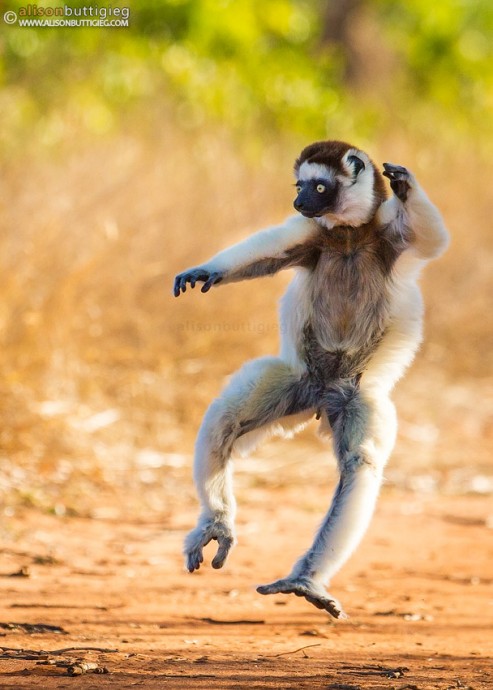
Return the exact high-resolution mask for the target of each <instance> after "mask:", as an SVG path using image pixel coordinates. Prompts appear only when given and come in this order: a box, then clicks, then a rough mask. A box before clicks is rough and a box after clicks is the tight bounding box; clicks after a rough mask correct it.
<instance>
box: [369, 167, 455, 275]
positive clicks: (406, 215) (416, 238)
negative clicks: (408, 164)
mask: <svg viewBox="0 0 493 690" xmlns="http://www.w3.org/2000/svg"><path fill="white" fill-rule="evenodd" d="M383 167H384V172H383V174H384V175H385V176H386V177H388V178H389V179H390V186H391V188H392V191H393V192H394V196H393V197H392V198H390V199H388V201H385V202H384V203H383V204H382V205H381V206H380V208H379V210H378V212H377V222H378V225H380V226H387V231H388V233H389V240H391V241H393V242H395V241H396V240H397V241H400V242H402V244H403V248H405V249H409V250H410V251H412V252H413V254H414V255H415V256H416V258H418V259H423V260H425V261H427V260H429V259H434V258H436V257H437V256H440V254H442V253H443V252H444V251H445V249H446V248H447V245H448V242H449V237H448V232H447V229H446V228H445V225H444V223H443V220H442V217H441V215H440V212H439V211H438V209H437V208H436V206H434V205H433V204H432V203H431V201H430V200H429V199H428V197H427V196H426V194H425V192H424V191H423V189H422V188H421V186H420V185H419V183H418V182H417V180H416V178H415V177H414V175H413V174H412V173H411V172H410V171H409V170H407V168H404V167H402V166H401V165H393V164H392V163H384V164H383Z"/></svg>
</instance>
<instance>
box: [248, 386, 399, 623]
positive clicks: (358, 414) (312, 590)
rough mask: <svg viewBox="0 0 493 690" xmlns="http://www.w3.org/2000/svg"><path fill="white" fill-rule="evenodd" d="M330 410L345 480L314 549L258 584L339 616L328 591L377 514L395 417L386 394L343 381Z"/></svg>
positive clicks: (262, 591)
mask: <svg viewBox="0 0 493 690" xmlns="http://www.w3.org/2000/svg"><path fill="white" fill-rule="evenodd" d="M325 411H326V413H327V416H328V418H329V421H330V425H331V427H332V432H333V439H334V450H335V453H336V457H337V461H338V466H339V471H340V479H339V483H338V485H337V488H336V491H335V494H334V497H333V499H332V505H331V507H330V509H329V512H328V513H327V515H326V517H325V519H324V521H323V523H322V526H321V527H320V529H319V531H318V533H317V535H316V537H315V541H314V542H313V545H312V546H311V548H310V549H309V550H308V551H307V552H306V553H305V555H304V556H302V558H300V559H299V561H298V562H297V563H296V564H295V566H294V568H293V570H292V572H291V574H290V575H289V576H288V577H286V578H284V579H281V580H277V581H276V582H273V583H272V584H269V585H263V586H261V587H259V588H258V590H257V591H258V592H260V594H276V593H277V592H282V593H286V594H287V593H293V594H296V595H297V596H303V597H305V599H307V600H308V601H309V602H310V603H311V604H314V605H315V606H316V607H317V608H319V609H325V610H326V611H328V613H330V614H331V615H332V616H334V617H335V618H339V617H341V616H344V613H343V611H342V608H341V605H340V604H339V602H338V601H337V600H336V599H334V598H333V597H332V596H331V595H330V594H329V593H328V592H327V591H326V589H325V585H326V584H328V582H329V580H330V578H331V577H332V576H333V575H334V574H335V573H336V572H337V571H338V570H339V568H341V566H342V565H343V564H344V563H345V561H346V560H347V559H348V558H349V556H350V555H351V553H352V552H353V551H354V549H355V548H356V546H357V545H358V544H359V542H360V540H361V538H362V537H363V535H364V533H365V531H366V529H367V527H368V525H369V522H370V519H371V517H372V514H373V510H374V507H375V502H376V499H377V496H378V492H379V488H380V483H381V479H382V471H383V467H384V465H385V463H386V461H387V459H388V457H389V455H390V452H391V450H392V448H393V445H394V442H395V435H396V428H397V424H396V415H395V409H394V406H393V404H392V402H391V401H390V400H389V398H388V397H387V396H386V395H385V394H382V393H381V394H380V395H379V394H377V393H376V392H375V391H372V392H371V393H370V391H367V392H366V393H365V392H363V391H361V390H358V389H357V388H356V387H354V386H347V385H343V386H340V387H338V388H335V387H334V389H333V390H331V391H330V392H329V394H328V396H327V399H326V404H325Z"/></svg>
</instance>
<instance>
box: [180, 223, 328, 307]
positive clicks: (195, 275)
mask: <svg viewBox="0 0 493 690" xmlns="http://www.w3.org/2000/svg"><path fill="white" fill-rule="evenodd" d="M316 229H317V228H316V225H315V222H314V221H313V220H311V219H308V218H304V217H302V216H294V217H292V218H289V219H288V220H287V221H286V222H285V223H284V224H283V225H278V226H275V227H272V228H267V229H266V230H261V231H260V232H257V233H255V234H254V235H252V236H251V237H248V238H247V239H246V240H243V241H242V242H239V243H238V244H235V245H233V246H232V247H229V249H225V250H224V251H222V252H220V253H219V254H216V256H214V257H213V258H212V259H210V260H209V261H207V262H206V263H204V264H201V265H200V266H197V267H195V268H189V269H188V270H187V271H184V272H183V273H180V274H179V275H177V276H176V278H175V285H174V294H175V297H178V296H179V295H180V294H181V293H182V292H186V289H187V283H190V286H191V287H192V288H193V287H195V284H196V283H197V282H203V283H204V284H203V285H202V288H201V290H202V292H207V291H208V290H210V288H211V287H212V286H213V285H217V284H218V283H221V282H222V283H232V282H237V281H239V280H245V279H247V278H257V277H260V276H265V275H273V274H274V273H277V272H278V271H280V270H282V269H283V268H290V267H292V266H303V265H309V264H310V263H311V261H312V258H313V257H312V255H313V254H314V252H315V251H316V250H315V248H311V247H310V244H309V242H308V245H307V241H308V240H309V239H310V236H311V235H312V234H314V233H315V232H316Z"/></svg>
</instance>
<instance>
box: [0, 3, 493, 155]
mask: <svg viewBox="0 0 493 690" xmlns="http://www.w3.org/2000/svg"><path fill="white" fill-rule="evenodd" d="M27 4H28V3H27V2H25V1H24V0H7V2H5V3H4V6H3V8H2V15H3V12H4V11H6V10H14V11H18V10H19V8H21V7H26V6H27ZM64 4H67V5H68V6H71V7H77V6H84V5H85V6H89V5H90V4H91V3H90V2H89V0H71V1H70V0H68V1H67V2H66V3H64V2H54V1H49V0H46V1H45V2H42V1H40V2H39V6H44V7H47V6H51V7H60V6H63V5H64ZM111 4H112V5H113V6H116V5H120V6H126V5H130V1H129V0H128V2H127V3H125V2H122V1H120V2H118V3H115V2H113V3H108V5H111ZM96 5H99V6H101V7H104V6H105V3H104V2H100V1H98V2H95V3H93V6H96ZM338 9H339V15H338V16H339V20H340V21H341V27H342V28H341V35H340V36H339V37H336V39H335V40H334V36H333V32H332V36H331V31H330V29H331V28H332V27H330V26H328V23H330V21H331V18H333V16H334V11H335V12H336V15H337V10H338ZM330 10H332V14H331V13H330ZM345 13H346V14H345ZM0 21H2V19H1V18H0ZM342 29H344V31H342ZM327 36H329V37H330V36H331V37H330V38H327ZM365 36H370V37H371V40H368V39H367V40H366V41H365V40H364V37H365ZM362 37H363V38H362ZM492 37H493V3H491V0H436V1H435V2H433V3H430V2H429V1H428V0H414V1H413V0H328V1H322V0H319V1H316V0H265V1H264V2H252V0H139V2H136V3H133V4H132V6H131V17H130V27H129V28H120V29H117V28H92V27H91V28H61V27H57V28H27V27H20V26H19V25H18V24H15V25H7V24H6V23H3V22H2V27H1V38H0V56H1V66H0V82H1V85H2V94H1V96H0V107H1V110H2V113H3V118H2V119H3V126H2V130H1V133H0V147H1V149H2V150H4V151H6V150H9V149H10V148H11V147H12V146H16V145H18V144H19V143H20V142H25V141H26V139H27V140H29V141H31V142H35V144H36V145H37V146H39V145H40V144H44V145H46V146H48V147H51V146H57V145H59V144H60V143H61V142H63V141H67V140H68V141H70V140H73V139H74V138H78V137H81V136H84V135H89V136H93V135H101V134H106V133H109V132H111V131H113V130H115V129H118V128H120V127H121V126H122V124H123V123H124V121H125V117H126V115H127V114H128V113H132V114H135V112H138V113H139V117H140V118H141V121H142V123H143V126H144V125H145V123H146V121H147V120H146V117H147V115H149V114H150V113H152V114H153V115H154V116H155V115H156V113H157V114H158V115H159V113H160V112H162V113H164V112H167V113H168V112H170V111H172V112H174V114H175V116H176V117H177V118H179V121H180V123H181V124H182V126H183V127H189V128H195V127H198V126H202V125H203V124H204V123H206V122H207V121H209V120H213V121H217V122H220V123H221V124H223V125H224V126H226V127H227V128H228V129H230V130H232V131H237V132H241V133H243V134H252V133H254V132H259V131H261V132H263V133H264V134H263V135H264V136H265V132H266V131H267V132H269V131H276V132H281V133H285V134H299V135H302V136H305V137H308V138H311V139H313V138H316V137H323V136H325V135H326V134H327V133H328V132H330V131H334V130H335V131H352V130H354V129H355V128H359V129H360V130H361V131H366V132H371V131H374V130H378V129H379V128H382V127H383V126H384V125H387V124H388V123H389V122H391V121H392V120H393V119H394V118H395V117H396V113H398V114H399V115H398V117H400V118H402V122H405V123H409V121H410V114H413V113H416V114H417V117H419V116H418V113H421V117H422V118H423V115H424V120H426V121H428V122H430V118H431V120H433V121H434V122H438V121H439V122H441V123H444V122H445V123H447V126H452V127H456V126H458V127H460V128H462V129H463V130H468V131H470V132H473V131H474V132H477V131H478V128H479V129H480V130H481V132H482V133H483V132H485V131H486V132H487V131H489V118H491V113H492V110H493V40H492ZM382 53H383V54H384V55H385V56H387V59H386V61H384V62H383V63H382V60H381V55H382ZM350 63H352V73H351V74H350V72H349V70H348V65H350ZM355 65H356V67H355ZM373 82H374V83H373ZM444 116H445V117H444ZM153 122H155V117H154V120H153ZM442 126H444V125H443V124H441V127H442ZM432 127H433V128H436V124H433V125H432Z"/></svg>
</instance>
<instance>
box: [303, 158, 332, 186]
mask: <svg viewBox="0 0 493 690" xmlns="http://www.w3.org/2000/svg"><path fill="white" fill-rule="evenodd" d="M298 180H299V181H300V182H307V181H308V180H327V181H328V182H333V181H334V173H333V171H332V170H331V169H330V168H328V167H327V166H326V165H322V164H320V163H309V162H308V161H304V162H303V163H302V164H301V165H300V168H299V170H298Z"/></svg>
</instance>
